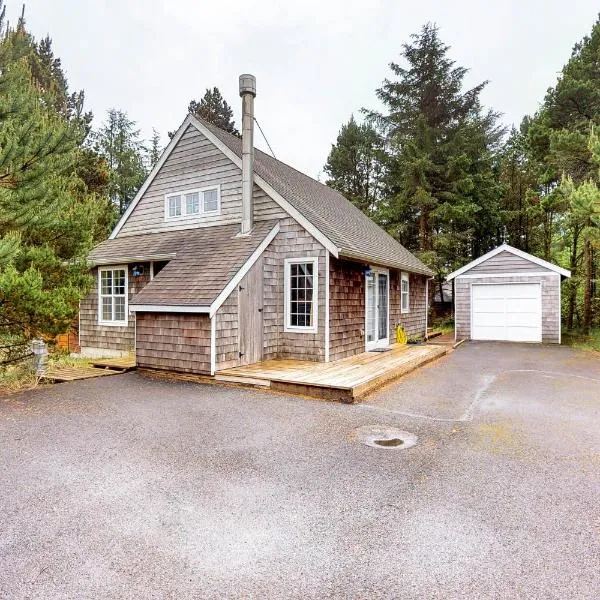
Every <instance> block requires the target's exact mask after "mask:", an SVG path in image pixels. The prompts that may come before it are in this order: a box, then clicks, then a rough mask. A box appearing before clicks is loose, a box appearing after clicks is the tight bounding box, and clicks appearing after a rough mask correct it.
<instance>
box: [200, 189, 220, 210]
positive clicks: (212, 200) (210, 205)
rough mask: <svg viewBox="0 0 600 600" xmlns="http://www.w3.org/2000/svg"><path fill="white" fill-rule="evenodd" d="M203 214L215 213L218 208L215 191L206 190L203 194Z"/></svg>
mask: <svg viewBox="0 0 600 600" xmlns="http://www.w3.org/2000/svg"><path fill="white" fill-rule="evenodd" d="M203 196H204V212H216V211H217V210H218V208H219V200H218V197H217V190H208V191H206V192H204V194H203Z"/></svg>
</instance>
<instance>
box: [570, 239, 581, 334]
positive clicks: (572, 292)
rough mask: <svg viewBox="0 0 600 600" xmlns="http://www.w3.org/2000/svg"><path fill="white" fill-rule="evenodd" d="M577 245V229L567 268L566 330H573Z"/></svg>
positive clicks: (575, 299) (575, 300)
mask: <svg viewBox="0 0 600 600" xmlns="http://www.w3.org/2000/svg"><path fill="white" fill-rule="evenodd" d="M578 245H579V228H577V227H576V228H575V229H574V231H573V245H572V246H571V256H570V264H569V267H570V269H571V277H572V279H571V281H569V287H568V290H569V292H568V293H569V298H568V304H567V329H573V317H574V315H575V304H576V302H577V285H576V284H575V282H574V278H575V275H576V272H577V246H578Z"/></svg>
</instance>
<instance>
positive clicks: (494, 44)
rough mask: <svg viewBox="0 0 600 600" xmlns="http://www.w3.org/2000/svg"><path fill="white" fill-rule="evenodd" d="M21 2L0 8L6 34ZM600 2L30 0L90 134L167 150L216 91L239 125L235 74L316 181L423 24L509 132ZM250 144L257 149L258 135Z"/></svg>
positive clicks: (32, 23) (37, 27)
mask: <svg viewBox="0 0 600 600" xmlns="http://www.w3.org/2000/svg"><path fill="white" fill-rule="evenodd" d="M21 1H22V0H19V1H18V2H17V0H6V3H7V5H8V16H9V18H10V19H11V21H14V19H15V17H16V15H17V14H18V12H19V11H20V5H21ZM599 9H600V5H599V4H598V1H597V0H571V1H567V0H499V1H496V2H489V1H487V0H452V1H448V0H436V1H433V0H423V1H418V0H412V1H411V2H408V1H406V0H300V1H299V2H295V1H293V0H287V1H285V0H284V1H281V2H275V1H271V2H266V1H264V2H263V1H258V0H247V1H246V2H239V1H234V0H210V1H207V0H51V1H50V0H27V2H26V20H27V24H28V28H29V29H30V30H31V31H32V32H33V34H34V35H35V36H36V37H37V38H40V37H42V36H44V35H46V34H50V36H51V37H52V38H53V42H54V50H55V53H56V54H57V55H58V56H59V57H60V58H61V59H62V63H63V67H64V69H65V71H66V73H67V77H68V79H69V84H70V87H71V89H72V90H75V89H84V90H85V94H86V106H87V108H88V109H91V110H92V111H93V113H94V120H95V125H98V123H99V122H100V121H101V120H102V119H103V117H104V114H105V113H106V110H107V109H108V108H111V107H116V108H120V109H123V110H125V111H127V112H128V114H129V116H130V117H131V118H132V119H134V120H135V121H137V123H138V124H139V126H140V128H141V130H142V133H143V135H144V136H145V137H149V136H150V133H151V130H152V127H155V128H156V129H157V130H158V131H159V132H160V133H161V135H162V136H163V141H164V142H165V143H166V141H167V135H166V133H167V131H169V130H174V129H176V128H177V126H178V125H179V124H180V123H181V121H182V120H183V119H184V118H185V115H186V110H187V105H188V103H189V101H190V99H192V98H200V97H201V96H202V95H203V94H204V91H205V89H206V88H207V87H212V86H217V87H219V88H220V89H221V92H222V93H223V95H224V96H225V98H226V100H227V101H228V102H229V103H230V104H232V105H233V108H234V111H235V117H236V122H237V123H238V125H239V119H240V116H239V115H240V110H239V109H240V99H239V96H238V87H237V86H238V75H239V74H240V73H244V72H248V73H253V74H254V75H256V78H257V99H256V117H257V119H258V121H259V122H260V124H261V125H262V128H263V130H264V131H265V134H266V135H267V137H268V139H269V141H270V143H271V146H272V148H273V150H274V152H275V154H276V156H277V158H279V159H281V160H283V161H285V162H287V163H289V164H291V165H293V166H295V167H296V168H298V169H300V170H301V171H304V172H305V173H307V174H309V175H311V176H313V177H318V176H319V174H320V173H321V172H322V167H323V164H324V162H325V160H326V158H327V154H328V152H329V150H330V148H331V144H332V143H333V142H334V141H335V138H336V136H337V133H338V131H339V128H340V125H341V124H342V123H343V122H345V121H347V120H348V118H349V117H350V115H351V114H352V113H355V114H357V115H358V113H359V111H360V108H361V107H363V106H367V107H376V106H377V103H376V99H375V93H374V90H375V89H376V88H377V87H378V86H379V85H380V83H381V82H382V80H383V79H384V78H385V77H386V76H388V74H389V68H388V64H389V62H390V61H397V60H398V55H399V52H400V49H401V45H402V43H403V42H405V41H407V40H408V38H409V35H410V34H411V33H414V32H417V31H418V30H419V29H420V27H421V26H422V25H423V24H424V23H426V22H427V21H432V22H435V23H437V24H438V26H439V27H440V35H441V38H442V40H443V41H444V42H445V43H446V44H448V45H450V46H451V51H450V53H451V57H452V58H453V59H454V60H455V61H456V63H457V64H459V65H462V66H465V67H468V68H469V69H470V72H469V75H468V78H467V84H468V85H474V84H476V83H479V82H480V81H482V80H486V79H487V80H489V82H490V83H489V85H488V87H487V88H486V90H485V91H484V93H483V96H482V99H483V102H484V104H485V105H487V106H490V107H493V108H494V109H496V110H498V111H500V112H502V113H503V120H504V122H505V123H506V124H509V125H510V124H512V123H516V124H518V123H519V122H520V120H521V118H522V117H523V115H525V114H528V113H532V112H534V111H535V110H536V109H537V107H538V106H539V103H540V102H541V101H542V99H543V96H544V93H545V91H546V89H547V88H548V87H549V86H551V85H553V84H554V82H555V81H556V77H557V72H558V71H559V70H560V69H561V67H562V66H563V64H564V63H565V62H566V61H567V59H568V57H569V56H570V53H571V49H572V47H573V44H575V43H576V42H577V41H579V40H580V39H581V38H582V37H583V36H584V35H586V34H588V33H589V32H590V31H591V28H592V25H593V24H594V22H595V20H596V18H597V14H598V11H599ZM256 139H257V145H258V146H259V147H261V148H262V149H266V148H265V144H264V142H263V141H262V140H261V139H260V134H259V133H258V132H257V136H256Z"/></svg>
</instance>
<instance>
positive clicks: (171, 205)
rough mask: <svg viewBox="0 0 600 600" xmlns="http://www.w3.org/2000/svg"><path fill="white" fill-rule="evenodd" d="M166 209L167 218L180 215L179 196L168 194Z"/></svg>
mask: <svg viewBox="0 0 600 600" xmlns="http://www.w3.org/2000/svg"><path fill="white" fill-rule="evenodd" d="M168 211H169V212H168V215H169V219H174V218H175V217H180V216H181V196H169V198H168Z"/></svg>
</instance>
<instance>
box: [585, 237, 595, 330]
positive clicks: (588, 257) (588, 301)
mask: <svg viewBox="0 0 600 600" xmlns="http://www.w3.org/2000/svg"><path fill="white" fill-rule="evenodd" d="M583 264H584V269H585V282H584V288H583V334H584V335H589V333H590V327H591V324H592V275H593V273H592V244H591V242H590V241H589V240H586V241H585V243H584V246H583Z"/></svg>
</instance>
